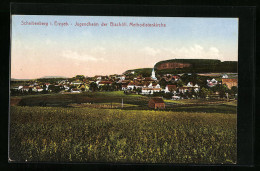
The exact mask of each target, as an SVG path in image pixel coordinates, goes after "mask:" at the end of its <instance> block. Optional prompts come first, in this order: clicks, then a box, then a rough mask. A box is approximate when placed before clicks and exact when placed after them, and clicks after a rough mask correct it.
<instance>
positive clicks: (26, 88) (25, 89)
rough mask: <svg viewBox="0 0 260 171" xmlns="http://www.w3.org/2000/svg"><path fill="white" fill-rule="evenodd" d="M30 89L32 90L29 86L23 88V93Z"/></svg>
mask: <svg viewBox="0 0 260 171" xmlns="http://www.w3.org/2000/svg"><path fill="white" fill-rule="evenodd" d="M29 88H30V87H29V86H23V88H22V90H23V91H29Z"/></svg>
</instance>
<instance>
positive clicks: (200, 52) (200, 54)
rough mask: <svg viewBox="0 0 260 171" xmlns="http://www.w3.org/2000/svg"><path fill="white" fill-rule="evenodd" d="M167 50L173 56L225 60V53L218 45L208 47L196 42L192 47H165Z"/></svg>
mask: <svg viewBox="0 0 260 171" xmlns="http://www.w3.org/2000/svg"><path fill="white" fill-rule="evenodd" d="M163 50H164V51H165V52H168V53H170V54H171V55H172V56H173V58H194V59H196V58H200V59H220V60H223V55H222V54H221V52H220V50H219V49H218V48H216V47H210V48H208V49H206V48H204V47H203V46H201V45H198V44H194V45H193V46H190V47H181V48H175V49H169V48H168V49H167V48H164V49H163Z"/></svg>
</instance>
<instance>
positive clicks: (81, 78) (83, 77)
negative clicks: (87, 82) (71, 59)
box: [75, 75, 85, 81]
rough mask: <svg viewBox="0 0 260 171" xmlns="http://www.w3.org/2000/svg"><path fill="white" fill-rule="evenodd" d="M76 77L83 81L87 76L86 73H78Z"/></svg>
mask: <svg viewBox="0 0 260 171" xmlns="http://www.w3.org/2000/svg"><path fill="white" fill-rule="evenodd" d="M75 78H76V79H78V80H81V81H83V80H84V79H85V76H84V75H76V77H75Z"/></svg>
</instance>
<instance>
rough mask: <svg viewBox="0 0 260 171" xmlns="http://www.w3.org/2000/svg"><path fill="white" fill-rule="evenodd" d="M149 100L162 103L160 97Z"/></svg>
mask: <svg viewBox="0 0 260 171" xmlns="http://www.w3.org/2000/svg"><path fill="white" fill-rule="evenodd" d="M151 100H152V101H154V103H164V101H163V99H162V98H160V97H154V98H152V99H151Z"/></svg>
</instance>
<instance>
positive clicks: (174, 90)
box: [164, 85, 177, 93]
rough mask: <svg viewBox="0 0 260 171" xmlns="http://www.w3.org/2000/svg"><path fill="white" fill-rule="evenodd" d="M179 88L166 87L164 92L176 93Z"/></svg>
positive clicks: (174, 86) (173, 86)
mask: <svg viewBox="0 0 260 171" xmlns="http://www.w3.org/2000/svg"><path fill="white" fill-rule="evenodd" d="M176 90H177V86H176V85H166V87H165V90H164V92H165V93H169V92H175V93H176Z"/></svg>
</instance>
